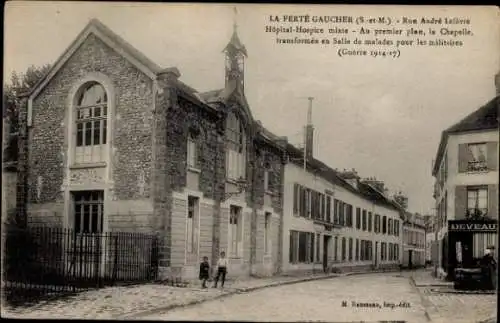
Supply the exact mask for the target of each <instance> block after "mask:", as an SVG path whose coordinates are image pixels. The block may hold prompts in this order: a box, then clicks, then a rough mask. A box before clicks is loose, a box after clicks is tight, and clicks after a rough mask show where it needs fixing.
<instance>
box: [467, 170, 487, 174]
mask: <svg viewBox="0 0 500 323" xmlns="http://www.w3.org/2000/svg"><path fill="white" fill-rule="evenodd" d="M489 172H490V170H489V169H480V170H467V171H465V173H466V174H468V175H469V174H471V175H472V174H484V173H489Z"/></svg>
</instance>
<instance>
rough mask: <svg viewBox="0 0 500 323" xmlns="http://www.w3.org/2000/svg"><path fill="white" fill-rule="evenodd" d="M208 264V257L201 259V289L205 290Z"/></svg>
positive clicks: (208, 269)
mask: <svg viewBox="0 0 500 323" xmlns="http://www.w3.org/2000/svg"><path fill="white" fill-rule="evenodd" d="M209 272H210V264H209V263H208V257H206V256H205V257H203V261H202V262H201V264H200V280H201V281H202V282H203V283H202V284H201V288H207V279H208V278H209Z"/></svg>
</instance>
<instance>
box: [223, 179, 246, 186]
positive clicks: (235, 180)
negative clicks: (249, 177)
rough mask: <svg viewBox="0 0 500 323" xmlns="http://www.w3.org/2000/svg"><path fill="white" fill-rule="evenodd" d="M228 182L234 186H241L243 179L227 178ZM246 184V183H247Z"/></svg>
mask: <svg viewBox="0 0 500 323" xmlns="http://www.w3.org/2000/svg"><path fill="white" fill-rule="evenodd" d="M226 182H227V183H229V184H233V185H241V183H242V179H235V178H226ZM245 183H246V181H245Z"/></svg>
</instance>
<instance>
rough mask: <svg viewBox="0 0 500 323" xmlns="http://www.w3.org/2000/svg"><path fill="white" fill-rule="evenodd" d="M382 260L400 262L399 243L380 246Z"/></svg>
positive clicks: (383, 243)
mask: <svg viewBox="0 0 500 323" xmlns="http://www.w3.org/2000/svg"><path fill="white" fill-rule="evenodd" d="M380 246H381V249H380V259H381V260H383V261H384V260H385V261H395V260H399V245H398V244H397V243H391V242H389V243H387V242H382V243H381V244H380Z"/></svg>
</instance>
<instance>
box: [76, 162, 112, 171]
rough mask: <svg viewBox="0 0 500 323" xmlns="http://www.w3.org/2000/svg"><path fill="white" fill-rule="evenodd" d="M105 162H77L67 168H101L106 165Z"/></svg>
mask: <svg viewBox="0 0 500 323" xmlns="http://www.w3.org/2000/svg"><path fill="white" fill-rule="evenodd" d="M106 166H107V164H106V162H97V163H78V164H73V165H71V166H69V169H82V168H103V167H106Z"/></svg>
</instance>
